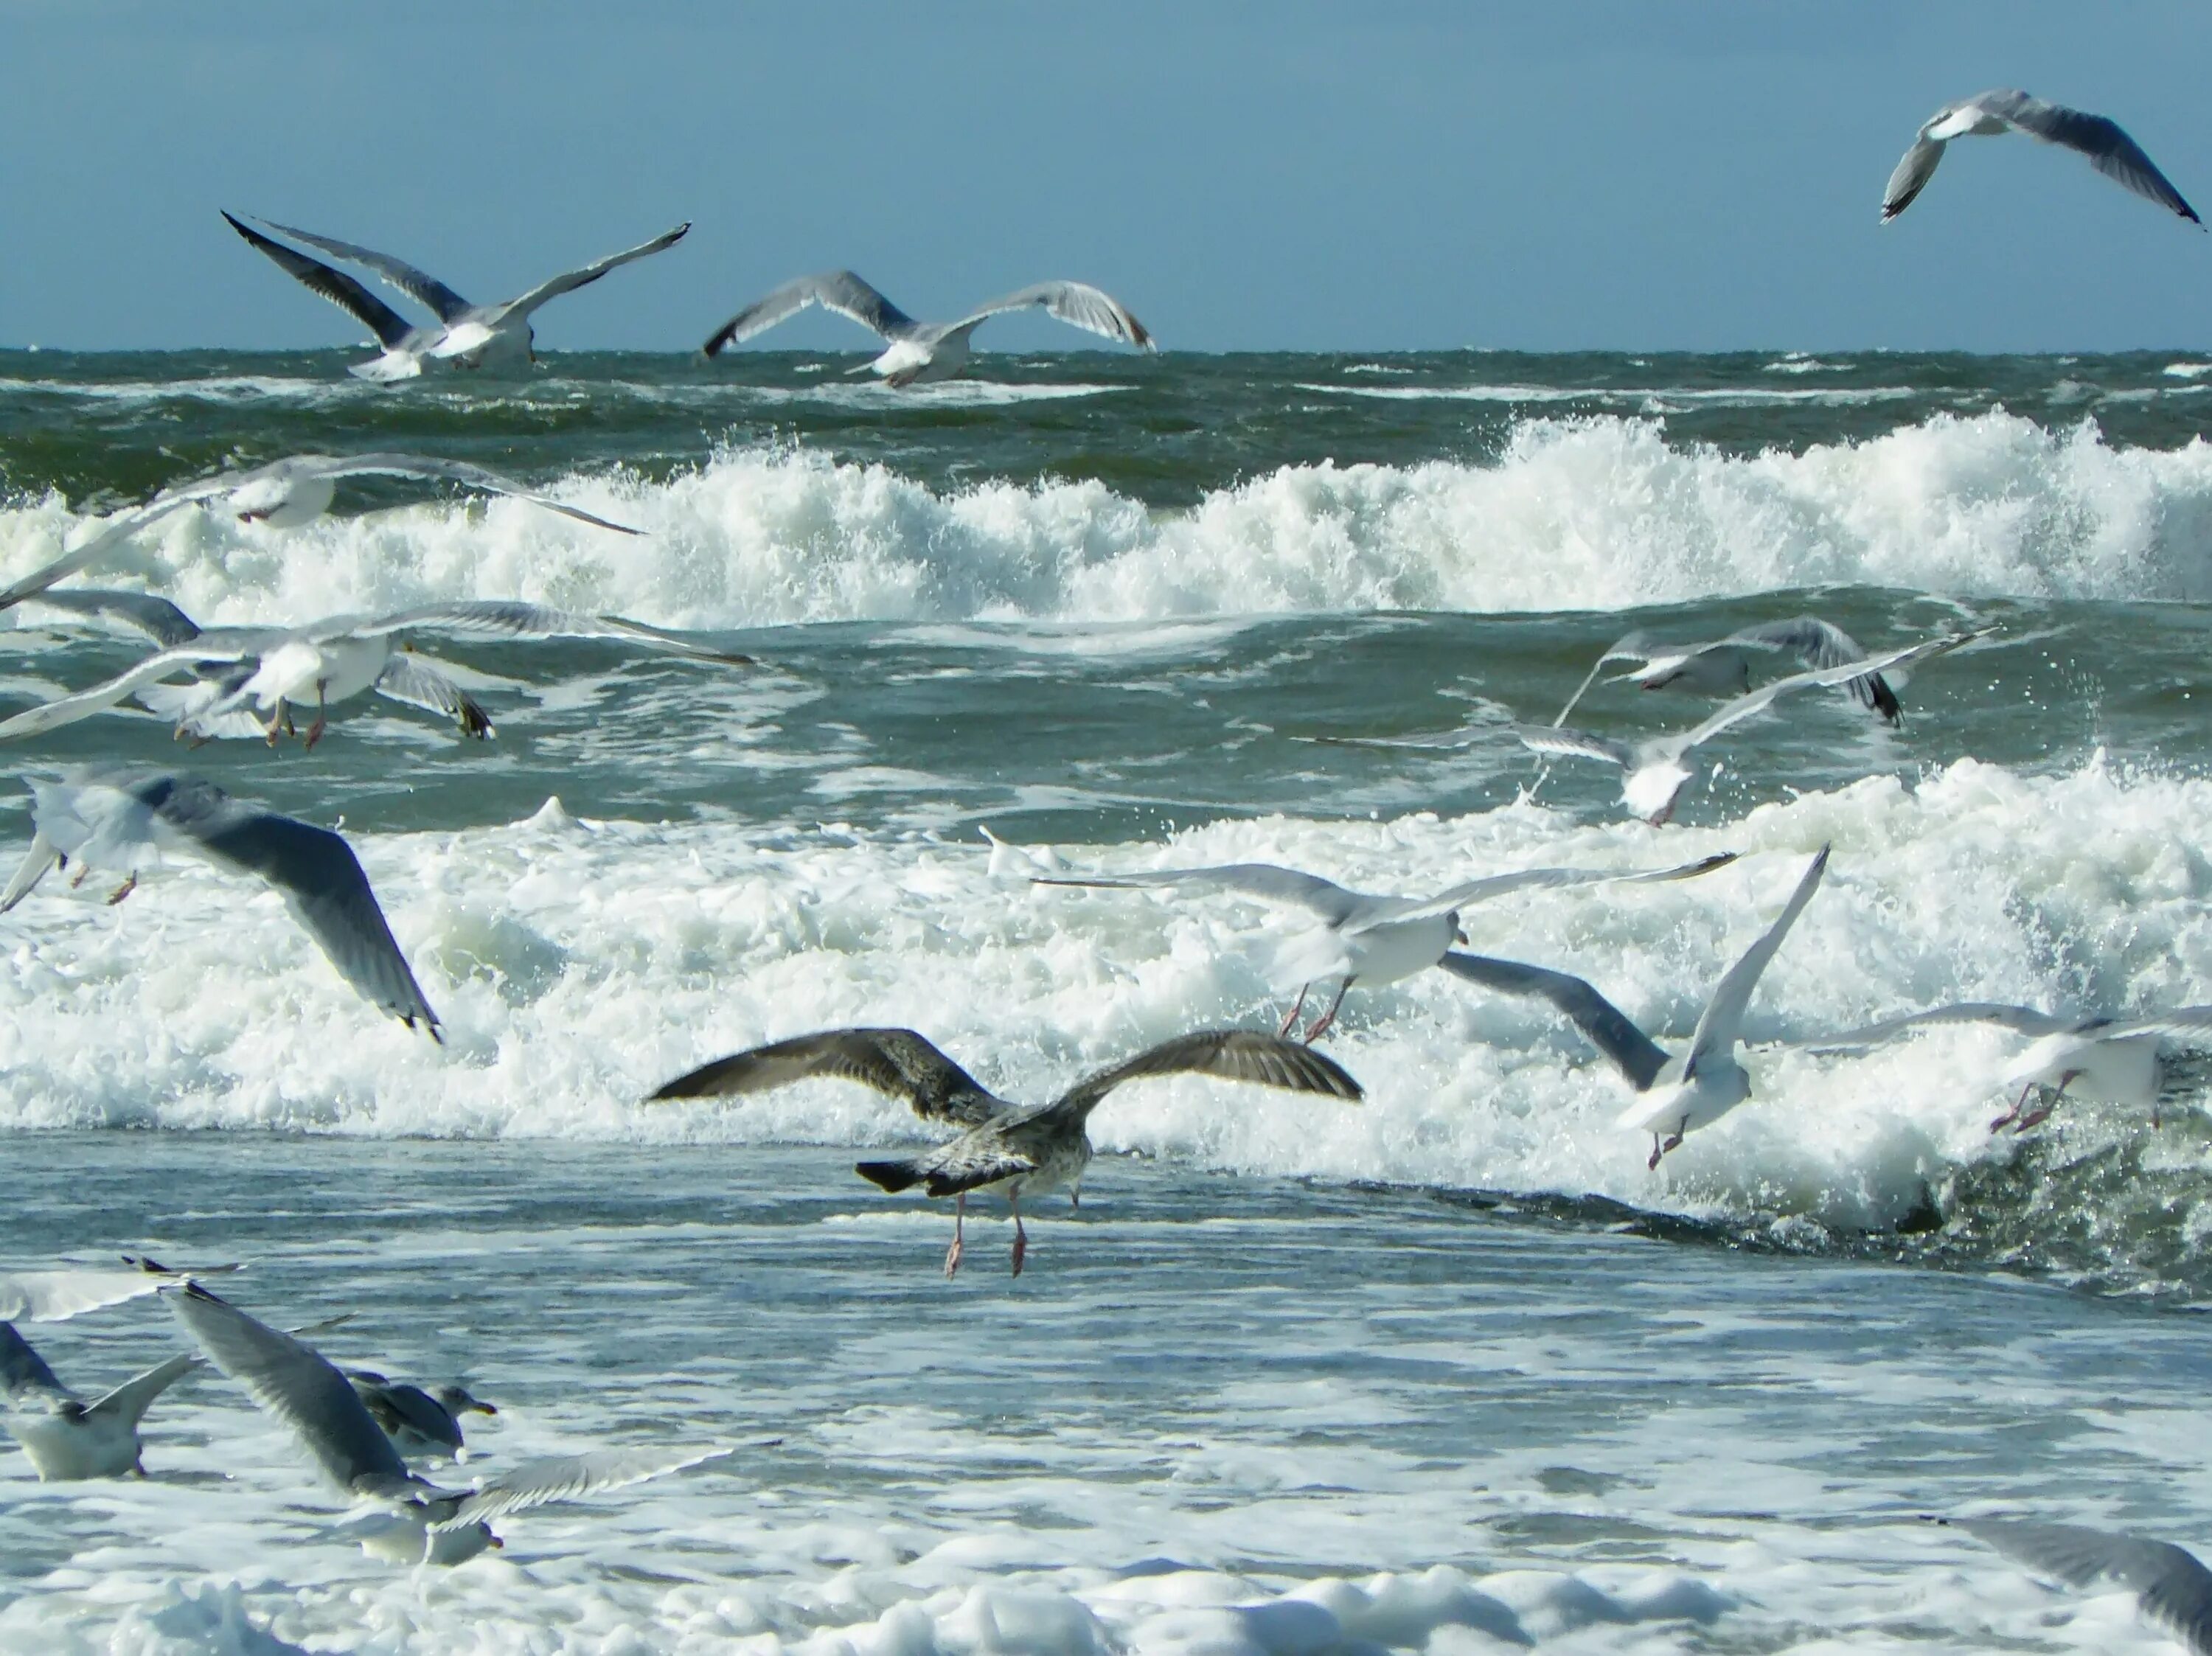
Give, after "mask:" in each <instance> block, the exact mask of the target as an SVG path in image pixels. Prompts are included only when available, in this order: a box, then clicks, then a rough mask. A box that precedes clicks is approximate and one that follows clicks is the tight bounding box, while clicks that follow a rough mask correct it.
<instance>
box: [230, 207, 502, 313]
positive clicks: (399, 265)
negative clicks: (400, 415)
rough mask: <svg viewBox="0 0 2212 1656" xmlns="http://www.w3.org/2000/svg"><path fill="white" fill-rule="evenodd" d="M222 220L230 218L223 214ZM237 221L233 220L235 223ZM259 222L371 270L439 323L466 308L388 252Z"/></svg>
mask: <svg viewBox="0 0 2212 1656" xmlns="http://www.w3.org/2000/svg"><path fill="white" fill-rule="evenodd" d="M224 216H225V217H228V216H229V215H228V214H226V215H224ZM233 222H235V221H233ZM261 222H262V223H264V224H265V225H267V226H268V227H270V229H272V230H274V231H275V232H276V234H278V235H280V236H289V237H291V238H292V240H295V241H304V242H306V243H307V246H310V247H319V248H321V249H322V250H323V252H326V253H328V254H330V255H331V257H332V258H342V259H344V260H346V261H347V262H348V263H349V264H358V265H360V266H361V267H362V269H363V270H374V271H375V272H376V273H377V275H379V276H382V277H383V278H384V279H385V280H386V282H390V283H391V284H392V286H393V287H395V288H398V289H399V291H400V292H401V293H403V294H406V295H407V296H408V297H409V298H410V299H412V300H416V301H417V302H418V303H420V304H423V305H427V306H429V307H430V308H431V309H432V310H434V311H435V312H437V313H438V320H439V321H441V322H451V321H452V320H453V318H455V317H457V316H459V315H460V313H461V312H464V311H465V310H467V309H468V308H469V301H468V300H465V299H463V298H462V297H461V296H460V295H459V294H457V293H455V292H454V291H453V289H452V288H448V287H447V285H446V284H445V283H444V282H441V281H439V280H438V278H437V277H435V276H428V275H426V274H425V273H423V272H422V271H421V270H416V268H415V267H414V266H413V265H411V264H408V263H407V262H406V261H405V260H404V259H398V258H392V255H391V254H389V253H380V252H374V250H372V249H370V248H367V247H359V246H355V245H354V244H353V243H352V242H350V241H340V240H338V239H337V237H335V236H319V235H316V234H313V232H312V231H307V230H295V229H294V228H293V227H291V226H290V225H289V224H279V223H277V222H276V221H275V220H274V219H263V220H262V221H261Z"/></svg>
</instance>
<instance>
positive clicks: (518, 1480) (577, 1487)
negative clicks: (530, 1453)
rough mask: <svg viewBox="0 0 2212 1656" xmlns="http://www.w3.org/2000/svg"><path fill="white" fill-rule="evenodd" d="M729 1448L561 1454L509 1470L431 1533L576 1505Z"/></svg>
mask: <svg viewBox="0 0 2212 1656" xmlns="http://www.w3.org/2000/svg"><path fill="white" fill-rule="evenodd" d="M734 1453H736V1451H735V1450H733V1449H679V1450H677V1451H674V1452H673V1453H671V1452H670V1451H669V1450H666V1449H600V1450H598V1451H596V1452H594V1453H591V1454H587V1455H560V1456H554V1457H550V1458H548V1459H543V1460H531V1461H525V1462H524V1463H523V1464H522V1465H520V1466H518V1467H516V1468H515V1469H514V1470H513V1471H511V1472H508V1473H507V1474H506V1475H504V1476H503V1477H497V1478H495V1479H493V1480H492V1481H491V1482H490V1483H487V1484H485V1485H484V1486H483V1488H482V1489H478V1490H477V1491H476V1492H475V1493H474V1494H473V1495H465V1496H463V1497H462V1499H461V1501H460V1504H459V1506H457V1507H455V1508H454V1509H453V1514H452V1516H450V1517H447V1518H441V1520H439V1521H438V1522H437V1523H435V1524H434V1525H432V1526H430V1527H431V1528H432V1529H434V1530H446V1529H458V1528H461V1527H463V1526H467V1525H470V1524H481V1523H483V1522H484V1521H485V1520H489V1519H494V1518H497V1517H498V1516H499V1515H500V1514H501V1513H513V1512H521V1511H523V1510H525V1509H526V1508H527V1507H543V1506H544V1505H546V1504H547V1503H548V1502H550V1501H574V1500H576V1499H578V1498H580V1496H583V1495H597V1494H599V1492H600V1491H602V1490H605V1489H621V1488H623V1486H624V1485H625V1484H630V1483H644V1482H645V1481H646V1479H647V1478H650V1477H666V1476H667V1475H668V1474H669V1473H671V1472H680V1471H683V1470H684V1468H685V1467H687V1466H700V1465H705V1464H706V1463H707V1462H708V1461H710V1460H722V1459H726V1458H727V1457H729V1456H730V1455H732V1454H734Z"/></svg>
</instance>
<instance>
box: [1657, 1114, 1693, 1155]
mask: <svg viewBox="0 0 2212 1656" xmlns="http://www.w3.org/2000/svg"><path fill="white" fill-rule="evenodd" d="M1688 1131H1690V1118H1689V1117H1688V1116H1684V1117H1683V1118H1682V1119H1680V1121H1677V1122H1676V1123H1675V1124H1674V1131H1673V1132H1671V1133H1669V1134H1668V1135H1667V1142H1666V1143H1663V1144H1662V1145H1661V1146H1660V1147H1659V1149H1660V1153H1661V1154H1662V1155H1663V1154H1665V1153H1666V1152H1667V1151H1668V1150H1679V1149H1681V1148H1682V1135H1683V1134H1685V1133H1686V1132H1688Z"/></svg>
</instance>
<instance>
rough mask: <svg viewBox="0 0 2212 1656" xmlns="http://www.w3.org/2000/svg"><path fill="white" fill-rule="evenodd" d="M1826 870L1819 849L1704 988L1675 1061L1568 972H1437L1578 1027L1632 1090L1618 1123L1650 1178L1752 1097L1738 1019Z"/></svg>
mask: <svg viewBox="0 0 2212 1656" xmlns="http://www.w3.org/2000/svg"><path fill="white" fill-rule="evenodd" d="M1827 866H1828V847H1827V846H1821V847H1820V853H1819V854H1818V855H1817V856H1815V857H1814V858H1813V860H1812V862H1811V863H1810V864H1808V865H1807V867H1806V870H1805V872H1804V874H1803V875H1802V877H1800V878H1799V880H1798V882H1797V889H1796V890H1795V891H1793V892H1792V893H1791V894H1790V901H1788V902H1787V903H1785V904H1784V905H1783V908H1782V913H1780V915H1778V917H1777V918H1776V919H1775V921H1774V923H1773V924H1772V925H1770V926H1768V927H1767V928H1766V930H1765V931H1764V932H1762V933H1760V935H1759V940H1758V941H1757V942H1756V943H1753V944H1752V946H1751V947H1750V948H1748V949H1746V950H1744V952H1743V954H1742V955H1741V957H1740V958H1739V959H1738V960H1737V961H1736V962H1735V965H1733V966H1731V967H1730V968H1729V969H1728V970H1727V971H1726V972H1724V973H1723V974H1721V979H1720V981H1719V982H1718V983H1717V984H1715V985H1714V986H1713V992H1712V994H1711V998H1708V999H1707V1001H1706V1002H1705V1010H1704V1011H1703V1012H1701V1013H1700V1014H1699V1016H1698V1025H1697V1028H1696V1030H1695V1032H1694V1033H1693V1034H1692V1035H1691V1037H1690V1044H1689V1046H1686V1048H1684V1049H1683V1051H1682V1052H1681V1054H1680V1056H1679V1057H1674V1056H1669V1055H1668V1052H1667V1050H1666V1048H1664V1047H1662V1046H1660V1045H1659V1043H1658V1042H1657V1041H1656V1040H1652V1039H1651V1037H1650V1035H1648V1034H1644V1031H1643V1030H1642V1029H1640V1028H1638V1027H1637V1025H1636V1024H1635V1022H1633V1021H1632V1019H1630V1018H1629V1016H1627V1015H1626V1013H1624V1012H1623V1011H1621V1010H1620V1008H1619V1007H1617V1006H1615V1005H1614V1004H1613V1003H1612V1002H1611V1001H1609V1000H1607V999H1606V998H1605V997H1604V996H1603V995H1601V994H1600V993H1599V992H1597V991H1596V990H1595V988H1593V987H1592V986H1590V985H1589V983H1588V982H1587V981H1586V980H1583V979H1581V978H1577V977H1575V976H1573V975H1571V974H1569V973H1565V972H1554V971H1552V970H1549V969H1548V968H1544V967H1541V966H1529V965H1528V964H1526V963H1524V962H1522V961H1506V960H1496V959H1492V958H1491V957H1489V956H1487V955H1462V954H1456V953H1455V954H1449V955H1445V956H1444V957H1443V968H1444V970H1445V971H1447V972H1449V973H1451V974H1454V975H1455V976H1456V977H1461V978H1464V979H1465V980H1467V981H1468V982H1469V983H1476V984H1480V985H1481V986H1483V987H1484V988H1486V989H1494V990H1496V991H1498V992H1500V993H1501V994H1508V995H1524V996H1533V997H1534V998H1538V999H1541V1000H1547V1001H1549V1002H1550V1003H1551V1004H1553V1006H1554V1007H1555V1008H1557V1009H1558V1010H1559V1012H1560V1014H1561V1015H1562V1016H1565V1018H1567V1020H1568V1021H1569V1022H1571V1023H1573V1024H1574V1026H1575V1027H1576V1028H1577V1029H1580V1030H1581V1031H1582V1032H1583V1034H1584V1035H1585V1036H1587V1037H1588V1038H1589V1041H1590V1044H1591V1045H1592V1046H1595V1047H1596V1048H1597V1049H1598V1051H1599V1052H1602V1053H1604V1054H1605V1056H1606V1057H1607V1059H1611V1060H1612V1062H1613V1066H1614V1067H1615V1068H1616V1069H1618V1070H1619V1071H1620V1072H1621V1074H1622V1075H1624V1076H1625V1077H1627V1079H1628V1083H1629V1085H1630V1086H1632V1087H1633V1088H1635V1089H1636V1091H1637V1095H1638V1096H1637V1099H1636V1101H1635V1102H1634V1103H1632V1104H1631V1105H1630V1106H1629V1107H1628V1108H1627V1109H1626V1110H1624V1111H1623V1112H1622V1113H1621V1115H1620V1125H1621V1126H1624V1127H1632V1128H1634V1129H1636V1130H1637V1131H1641V1132H1648V1133H1650V1135H1651V1161H1650V1166H1651V1167H1652V1168H1654V1169H1655V1170H1656V1168H1658V1166H1659V1162H1660V1159H1661V1158H1662V1156H1665V1155H1666V1154H1667V1153H1668V1151H1669V1150H1673V1149H1680V1146H1681V1143H1682V1140H1683V1138H1684V1137H1685V1136H1686V1134H1688V1133H1689V1132H1690V1131H1691V1130H1692V1129H1693V1128H1697V1127H1703V1126H1708V1125H1711V1124H1712V1123H1713V1122H1715V1121H1717V1120H1719V1119H1721V1117H1723V1116H1724V1115H1726V1114H1727V1113H1729V1111H1730V1110H1732V1109H1734V1108H1735V1107H1736V1106H1737V1105H1739V1104H1741V1103H1742V1102H1743V1101H1744V1100H1746V1099H1747V1098H1749V1097H1750V1096H1751V1077H1750V1076H1749V1075H1747V1073H1746V1072H1745V1071H1744V1067H1743V1065H1742V1064H1741V1062H1740V1061H1739V1060H1738V1059H1737V1058H1736V1055H1735V1049H1736V1046H1737V1043H1738V1042H1739V1041H1741V1040H1742V1038H1743V1018H1744V1013H1745V1011H1746V1010H1747V1009H1748V1008H1749V1007H1750V1004H1751V996H1752V992H1753V990H1754V989H1756V988H1757V987H1758V986H1759V978H1760V976H1761V975H1762V974H1764V973H1765V970H1766V968H1767V965H1768V963H1769V962H1770V961H1772V960H1773V958H1774V955H1775V952H1776V951H1777V950H1778V949H1780V948H1781V947H1782V940H1783V939H1784V937H1788V936H1789V935H1790V927H1791V926H1793V925H1796V923H1797V917H1798V915H1800V914H1801V913H1803V912H1804V909H1805V905H1806V904H1807V903H1808V902H1810V901H1812V899H1813V893H1814V891H1816V890H1817V889H1819V888H1820V877H1821V876H1822V875H1823V874H1824V873H1826V870H1827Z"/></svg>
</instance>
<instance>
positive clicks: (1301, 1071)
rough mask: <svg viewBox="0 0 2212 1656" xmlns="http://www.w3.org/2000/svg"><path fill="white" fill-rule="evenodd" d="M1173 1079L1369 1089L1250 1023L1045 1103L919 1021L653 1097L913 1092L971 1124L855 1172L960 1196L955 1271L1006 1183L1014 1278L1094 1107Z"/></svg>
mask: <svg viewBox="0 0 2212 1656" xmlns="http://www.w3.org/2000/svg"><path fill="white" fill-rule="evenodd" d="M1164 1075H1206V1076H1214V1077H1218V1078H1220V1079H1222V1080H1225V1081H1249V1082H1255V1083H1259V1084H1260V1085H1261V1086H1265V1087H1277V1088H1281V1089H1285V1091H1289V1092H1300V1093H1323V1094H1327V1095H1329V1096H1331V1097H1334V1098H1340V1099H1345V1100H1348V1101H1354V1102H1357V1101H1358V1099H1359V1097H1360V1096H1361V1095H1360V1089H1359V1083H1358V1082H1356V1081H1354V1080H1353V1079H1352V1077H1350V1076H1349V1075H1347V1074H1346V1072H1345V1071H1344V1070H1343V1068H1342V1067H1341V1066H1340V1065H1338V1064H1337V1063H1335V1062H1334V1060H1333V1059H1328V1058H1326V1057H1324V1056H1322V1054H1321V1053H1319V1052H1314V1051H1313V1050H1311V1049H1310V1047H1307V1046H1304V1045H1303V1044H1301V1043H1299V1042H1297V1041H1291V1040H1284V1039H1282V1038H1281V1037H1280V1036H1278V1035H1269V1034H1261V1033H1260V1032H1258V1031H1257V1030H1251V1029H1201V1030H1200V1031H1198V1032H1197V1033H1195V1034H1188V1035H1179V1036H1177V1037H1176V1039H1175V1040H1169V1041H1163V1042H1162V1043H1161V1044H1160V1045H1158V1046H1153V1047H1150V1048H1148V1049H1146V1051H1144V1052H1139V1053H1138V1054H1137V1056H1136V1057H1134V1058H1133V1059H1129V1060H1128V1061H1127V1063H1123V1064H1117V1065H1115V1066H1114V1067H1113V1068H1111V1069H1109V1070H1102V1071H1099V1072H1098V1073H1097V1074H1096V1075H1093V1076H1091V1077H1087V1078H1086V1079H1085V1080H1083V1081H1080V1082H1079V1083H1076V1085H1075V1086H1073V1087H1072V1088H1070V1089H1068V1090H1067V1091H1066V1093H1063V1094H1062V1095H1060V1097H1059V1098H1058V1099H1057V1100H1055V1101H1054V1102H1052V1103H1050V1104H1046V1105H1042V1106H1036V1107H1030V1106H1024V1105H1019V1104H1012V1103H1009V1102H1008V1101H1006V1100H1005V1099H1003V1098H1000V1097H999V1096H998V1095H996V1094H994V1093H993V1092H991V1091H990V1090H989V1089H987V1088H986V1087H984V1086H983V1084H982V1083H981V1082H979V1081H977V1080H976V1079H975V1077H973V1076H971V1075H969V1073H968V1072H967V1071H965V1070H963V1069H962V1068H961V1067H960V1066H959V1065H957V1064H955V1063H954V1062H953V1061H952V1060H951V1059H949V1058H947V1057H945V1054H944V1053H943V1052H939V1050H938V1049H937V1048H936V1047H935V1046H932V1045H931V1044H930V1043H929V1042H928V1041H927V1040H925V1039H924V1038H923V1037H922V1036H921V1035H919V1034H915V1032H914V1031H913V1030H911V1029H825V1030H823V1031H822V1032H820V1033H819V1034H811V1035H798V1036H794V1037H793V1038H792V1039H791V1040H779V1041H775V1042H773V1043H771V1044H770V1045H769V1046H756V1047H753V1048H751V1049H750V1050H749V1051H746V1052H737V1053H733V1054H732V1055H731V1056H730V1057H728V1058H720V1059H715V1060H714V1062H713V1063H711V1064H704V1065H701V1066H700V1067H699V1068H697V1069H696V1070H693V1071H690V1072H689V1073H687V1074H684V1075H681V1076H678V1077H677V1078H676V1079H675V1080H673V1081H671V1082H669V1083H666V1084H665V1086H662V1087H660V1088H659V1089H657V1090H656V1091H654V1092H653V1094H652V1095H651V1097H650V1098H649V1099H648V1102H662V1101H668V1100H671V1099H688V1098H726V1097H733V1096H736V1095H742V1094H745V1093H759V1092H766V1091H768V1090H769V1089H772V1088H776V1087H786V1086H789V1085H790V1084H791V1083H793V1082H795V1081H803V1080H805V1079H807V1078H809V1077H815V1076H823V1077H834V1078H836V1079H838V1080H842V1081H857V1082H859V1083H860V1084H861V1085H862V1086H864V1087H872V1088H873V1089H875V1090H876V1091H878V1092H879V1093H884V1094H886V1095H889V1096H890V1097H892V1098H897V1099H903V1100H904V1101H906V1102H907V1103H908V1104H909V1105H911V1106H912V1107H913V1108H914V1113H915V1114H916V1115H918V1116H920V1117H921V1118H922V1119H924V1120H926V1121H950V1122H952V1123H955V1124H956V1125H959V1126H962V1127H963V1128H965V1129H966V1130H967V1131H964V1132H963V1133H962V1134H961V1135H960V1136H959V1137H957V1138H954V1139H952V1140H951V1141H950V1142H949V1143H945V1144H941V1145H939V1147H938V1148H937V1149H933V1150H930V1151H928V1152H927V1153H926V1154H924V1155H921V1156H913V1157H910V1158H908V1159H904V1160H901V1161H894V1162H861V1163H860V1164H859V1166H858V1168H857V1169H856V1171H857V1172H859V1174H860V1176H861V1177H862V1178H864V1179H866V1180H871V1181H872V1182H873V1183H875V1184H877V1185H880V1186H882V1187H883V1188H884V1189H885V1190H887V1191H902V1190H908V1189H911V1188H912V1187H913V1186H915V1185H920V1186H921V1187H922V1190H923V1192H925V1193H926V1194H927V1195H930V1196H933V1197H936V1196H951V1197H954V1198H957V1200H956V1203H955V1205H954V1208H953V1216H952V1246H951V1248H949V1249H948V1250H947V1251H946V1253H945V1275H946V1276H947V1277H950V1276H951V1275H952V1274H953V1273H954V1272H956V1271H958V1270H959V1269H960V1256H961V1253H962V1250H963V1246H964V1238H963V1230H964V1228H965V1224H966V1220H967V1216H968V1198H969V1193H970V1192H975V1191H983V1190H998V1191H1003V1192H1005V1193H1006V1206H1007V1208H1008V1209H1009V1210H1011V1211H1012V1214H1013V1217H1014V1251H1013V1274H1014V1275H1015V1276H1017V1277H1018V1276H1020V1275H1021V1274H1022V1260H1023V1259H1024V1257H1025V1256H1026V1255H1027V1254H1028V1253H1029V1234H1028V1233H1027V1232H1026V1231H1025V1230H1024V1228H1023V1226H1022V1208H1021V1203H1022V1198H1024V1196H1032V1197H1034V1196H1042V1195H1045V1194H1047V1193H1048V1192H1052V1191H1055V1190H1060V1189H1065V1190H1066V1192H1067V1194H1068V1201H1069V1203H1070V1204H1071V1205H1073V1204H1078V1203H1079V1200H1080V1192H1081V1187H1082V1183H1083V1172H1084V1169H1085V1168H1086V1167H1088V1166H1089V1165H1090V1162H1091V1136H1090V1134H1089V1132H1088V1131H1085V1124H1087V1123H1088V1122H1089V1120H1090V1119H1091V1112H1092V1111H1093V1110H1095V1109H1097V1107H1098V1106H1099V1105H1100V1104H1102V1103H1103V1102H1104V1101H1105V1099H1106V1095H1108V1094H1109V1093H1110V1092H1112V1091H1113V1090H1114V1089H1115V1088H1117V1087H1120V1086H1121V1085H1123V1084H1125V1083H1128V1082H1132V1081H1138V1080H1141V1079H1144V1078H1145V1077H1150V1076H1164Z"/></svg>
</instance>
